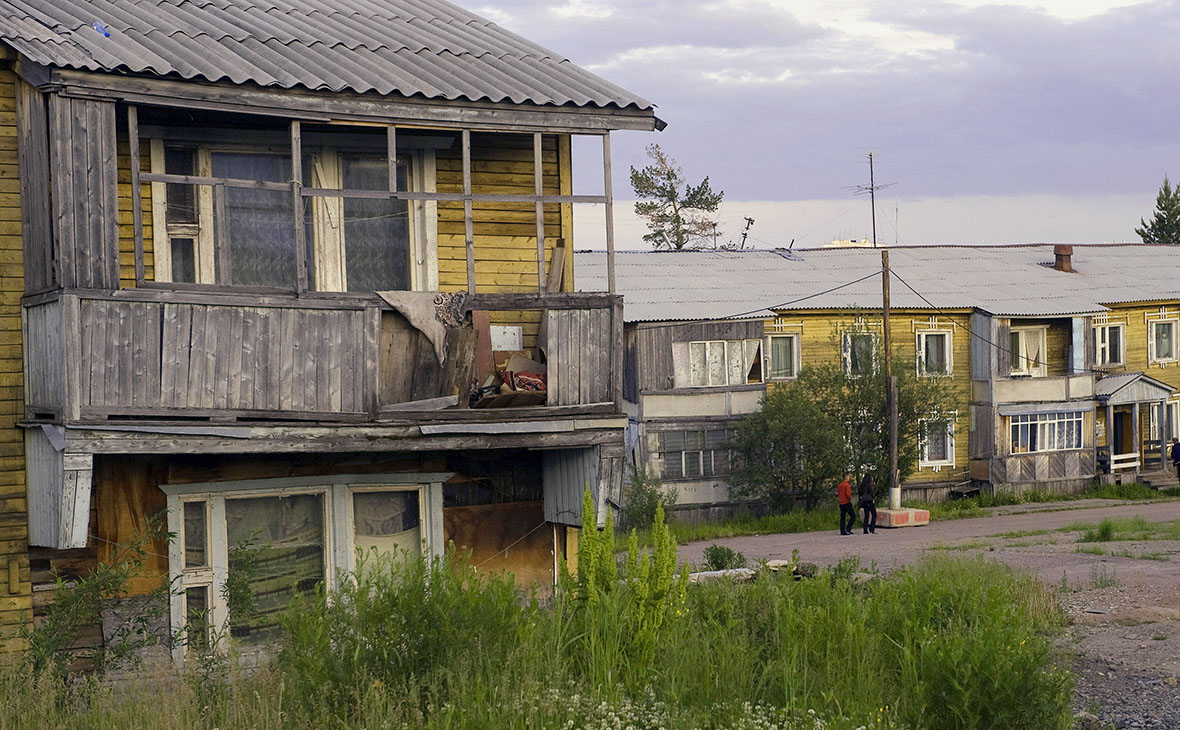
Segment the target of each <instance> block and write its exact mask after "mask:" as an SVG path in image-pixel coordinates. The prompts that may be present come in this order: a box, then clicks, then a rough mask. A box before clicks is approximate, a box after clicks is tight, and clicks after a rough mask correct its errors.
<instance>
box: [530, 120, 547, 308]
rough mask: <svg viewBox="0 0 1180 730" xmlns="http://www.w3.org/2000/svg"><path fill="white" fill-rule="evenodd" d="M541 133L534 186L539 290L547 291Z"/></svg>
mask: <svg viewBox="0 0 1180 730" xmlns="http://www.w3.org/2000/svg"><path fill="white" fill-rule="evenodd" d="M541 142H542V140H541V133H540V132H534V133H533V186H534V188H535V190H536V193H537V198H538V199H537V204H536V212H537V292H538V293H540V294H544V293H545V204H544V203H542V202H541V200H540V197H541V194H542V193H543V192H545V190H544V179H545V173H544V171H543V170H542V166H541Z"/></svg>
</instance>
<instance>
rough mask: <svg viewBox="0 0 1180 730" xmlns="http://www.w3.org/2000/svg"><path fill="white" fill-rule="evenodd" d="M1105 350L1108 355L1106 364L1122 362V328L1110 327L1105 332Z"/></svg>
mask: <svg viewBox="0 0 1180 730" xmlns="http://www.w3.org/2000/svg"><path fill="white" fill-rule="evenodd" d="M1106 333H1107V334H1106V340H1107V348H1108V350H1109V354H1108V355H1107V359H1106V362H1119V361H1121V360H1122V352H1123V328H1122V327H1110V328H1108V329H1107V330H1106Z"/></svg>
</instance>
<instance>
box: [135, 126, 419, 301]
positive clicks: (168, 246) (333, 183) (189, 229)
mask: <svg viewBox="0 0 1180 730" xmlns="http://www.w3.org/2000/svg"><path fill="white" fill-rule="evenodd" d="M165 142H166V141H165V140H163V139H160V138H153V139H151V140H149V151H150V152H149V157H150V163H149V164H150V169H151V172H153V173H160V174H162V173H163V172H164V171H165V168H164V152H165V150H164V148H165ZM178 146H181V145H178ZM183 146H189V147H193V148H194V149H195V151H196V155H197V159H196V174H197V175H198V176H201V177H211V176H212V171H213V163H212V159H213V152H215V151H216V152H235V153H250V152H255V153H261V152H263V151H264V150H259V149H258V148H257V147H254V146H249V145H232V144H219V143H214V144H200V145H183ZM348 151H349V150H347V149H344V150H341V149H337V148H335V147H329V146H316V147H308V148H305V150H304V152H305V153H306V154H310V155H311V157H312V165H313V171H318V172H319V173H320V174H323V175H325V176H326V177H327V178H328V179H327V181H326V182H327V184H325V185H323V187H329V188H333V187H334V188H339V187H341V179H340V176H341V174H342V169H343V166H342V165H341V163H340V155H341V153H342V152H343V153H345V154H347V152H348ZM375 154H376V152H375ZM398 157H399V158H405V159H406V160H407V162H408V164H409V174H408V176H407V177H408V179H409V191H410V192H415V193H433V192H437V163H436V159H437V158H436V153H435V150H433V149H414V150H410V151H409V152H406V153H399V154H398ZM306 182H308V183H310V182H311V181H306ZM151 186H152V187H151V190H152V207H151V227H152V256H153V261H154V264H155V265H154V270H153V276H154V280H155V281H161V282H170V281H172V239H173V238H192V239H193V247H194V250H193V257H194V269H195V279H196V283H198V284H217V283H218V282H217V277H216V270H217V269H216V257H217V253H216V244H215V236H214V231H215V226H214V222H213V189H212V188H211V187H210V186H208V185H198V186H194V187H195V188H196V190H195V196H194V199H195V201H196V203H197V222H196V223H185V224H172V225H169V224H168V223H167V219H168V195H167V184H166V183H160V182H153V183H151ZM311 200H312V206H311V207H312V225H311V227H310V229H309V230H308V231H306V232H305V235H306V236H310V237H312V238H311V240H312V251H313V252H314V255H313V256H312V257H311V260H309V261H308V262H307V263H308V266H309V267H311V268H312V269H313V270H314V281H315V285H316V291H323V292H344V291H347V283H346V282H345V280H344V277H345V275H346V274H345V272H346V271H347V266H346V265H345V261H344V255H345V254H344V251H345V248H344V239H343V234H342V229H341V227H340V225H339V223H337V224H336V225H333V224H332V222H331V221H332V220H333V219H335V220H336V221H338V222H339V221H341V220H342V219H343V210H344V199H343V198H337V197H327V196H315V197H312V198H311ZM409 207H410V216H411V219H412V220H411V221H410V225H409V227H408V228H409V238H410V240H409V246H410V288H411V290H412V291H436V290H437V289H438V203H437V201H433V200H428V201H422V200H413V201H410V203H409ZM302 245H306V242H304V241H296V246H302Z"/></svg>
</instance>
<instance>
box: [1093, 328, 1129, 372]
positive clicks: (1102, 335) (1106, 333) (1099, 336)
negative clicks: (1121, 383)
mask: <svg viewBox="0 0 1180 730" xmlns="http://www.w3.org/2000/svg"><path fill="white" fill-rule="evenodd" d="M1112 329H1117V330H1119V348H1118V349H1119V351H1118V352H1116V353H1112V352H1111V351H1110V330H1112ZM1126 362H1127V325H1126V324H1124V323H1122V322H1107V323H1106V324H1096V325H1094V364H1095V365H1097V366H1098V367H1119V366H1121V365H1124V364H1125V363H1126Z"/></svg>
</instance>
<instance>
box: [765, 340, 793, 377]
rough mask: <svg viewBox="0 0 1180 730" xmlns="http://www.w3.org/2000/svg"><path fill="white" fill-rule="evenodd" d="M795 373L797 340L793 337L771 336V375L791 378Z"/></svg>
mask: <svg viewBox="0 0 1180 730" xmlns="http://www.w3.org/2000/svg"><path fill="white" fill-rule="evenodd" d="M794 375H795V341H794V339H793V338H791V337H771V338H770V377H772V378H791V377H794Z"/></svg>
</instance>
